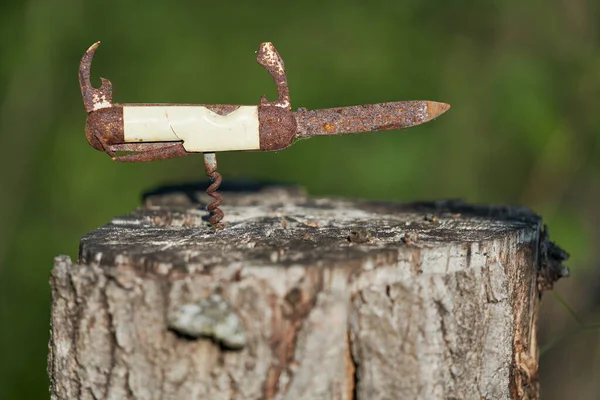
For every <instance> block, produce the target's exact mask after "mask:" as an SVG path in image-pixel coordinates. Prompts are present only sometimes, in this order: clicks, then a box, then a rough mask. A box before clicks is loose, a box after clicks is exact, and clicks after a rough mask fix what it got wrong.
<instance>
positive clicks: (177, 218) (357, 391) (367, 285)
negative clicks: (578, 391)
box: [48, 188, 560, 400]
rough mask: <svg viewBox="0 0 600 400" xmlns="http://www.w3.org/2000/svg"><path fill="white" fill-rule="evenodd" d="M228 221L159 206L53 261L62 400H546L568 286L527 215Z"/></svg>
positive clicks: (54, 367) (234, 210)
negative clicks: (542, 378)
mask: <svg viewBox="0 0 600 400" xmlns="http://www.w3.org/2000/svg"><path fill="white" fill-rule="evenodd" d="M192 197H193V196H192ZM225 204H226V206H225V207H223V209H224V211H225V213H226V219H225V221H226V223H227V227H226V229H225V230H223V231H220V232H214V231H213V230H212V229H211V228H209V227H207V226H206V225H205V222H204V221H203V220H202V217H203V216H204V214H205V212H204V211H203V210H202V209H201V208H199V207H200V206H199V205H198V204H192V203H190V202H189V196H186V195H184V194H182V193H179V192H177V191H173V192H172V193H167V194H164V193H163V194H161V195H155V196H149V197H148V198H147V201H146V207H145V208H144V209H141V210H137V211H135V212H133V213H132V214H130V215H129V216H126V217H123V218H117V219H114V220H113V221H112V222H111V223H109V224H107V225H106V226H104V227H102V228H100V229H97V230H95V231H93V232H91V233H90V234H88V235H86V236H85V237H84V238H83V239H82V241H81V247H80V260H79V263H78V264H73V263H71V261H70V260H69V259H68V257H58V258H57V259H56V260H55V264H54V269H53V272H52V279H51V281H52V296H53V304H52V336H51V341H50V356H49V367H48V369H49V374H50V376H51V380H52V386H51V392H52V398H53V399H75V398H76V399H311V400H314V399H447V398H461V399H463V398H464V399H479V398H483V399H509V398H510V399H517V398H518V399H523V398H525V399H535V398H538V384H537V371H538V354H537V343H536V322H537V306H538V300H539V297H540V290H541V288H542V286H551V284H552V283H553V280H554V279H556V277H557V276H558V275H557V273H556V271H560V268H559V266H557V265H558V264H555V265H554V267H553V268H554V269H553V270H550V269H549V268H550V267H552V266H551V265H550V264H549V263H548V262H547V260H548V254H549V251H548V248H549V246H548V243H549V242H547V238H546V237H545V236H544V235H543V234H542V230H541V221H540V219H539V217H537V216H536V215H534V214H532V213H530V212H529V211H528V210H524V209H516V208H504V207H475V206H469V205H465V204H460V203H449V202H439V203H428V204H425V203H422V204H407V205H401V204H389V203H386V204H383V203H366V202H353V201H344V200H333V199H311V198H306V197H305V196H304V195H303V194H302V193H301V192H300V191H298V190H290V189H281V188H271V189H266V190H262V191H260V192H256V193H245V194H239V193H238V194H236V193H226V194H225ZM559 261H560V260H559ZM557 268H558V269H557ZM551 272H554V274H552V273H551Z"/></svg>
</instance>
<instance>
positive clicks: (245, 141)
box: [123, 105, 260, 152]
mask: <svg viewBox="0 0 600 400" xmlns="http://www.w3.org/2000/svg"><path fill="white" fill-rule="evenodd" d="M123 128H124V131H123V133H124V139H125V142H176V141H183V147H184V148H185V150H186V151H189V152H215V151H229V150H259V149H260V136H259V124H258V107H257V106H240V107H239V108H238V109H236V110H235V111H233V112H231V113H229V114H227V115H219V114H217V113H215V112H213V111H211V110H209V109H208V108H206V107H203V106H176V105H174V106H168V105H164V106H163V105H158V106H123Z"/></svg>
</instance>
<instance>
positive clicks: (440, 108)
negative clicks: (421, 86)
mask: <svg viewBox="0 0 600 400" xmlns="http://www.w3.org/2000/svg"><path fill="white" fill-rule="evenodd" d="M449 109H450V104H446V103H440V102H438V101H428V102H427V112H428V113H429V119H434V118H437V117H439V116H440V115H442V114H443V113H445V112H446V111H448V110H449Z"/></svg>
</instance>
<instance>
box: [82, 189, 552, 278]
mask: <svg viewBox="0 0 600 400" xmlns="http://www.w3.org/2000/svg"><path fill="white" fill-rule="evenodd" d="M223 194H224V203H223V205H222V206H221V208H222V210H223V211H224V212H225V216H226V217H225V220H224V222H225V225H226V228H225V229H224V230H222V231H215V230H214V229H213V228H212V227H211V226H209V225H208V224H207V222H206V214H207V213H206V211H205V209H204V205H205V204H206V203H205V202H202V198H203V195H201V194H199V193H196V192H195V191H194V190H193V189H189V188H187V189H186V188H182V189H176V188H174V189H173V190H172V191H168V192H167V193H164V192H163V193H154V194H148V195H146V198H145V206H144V207H143V208H141V209H138V210H136V211H134V212H133V213H131V214H129V215H126V216H123V217H118V218H115V219H113V220H112V221H111V222H110V223H108V224H106V225H105V226H103V227H101V228H99V229H96V230H94V231H92V232H90V233H89V234H87V235H85V236H84V237H83V238H82V240H81V246H80V260H79V261H80V263H90V262H94V261H95V262H100V264H103V265H113V264H122V263H126V264H129V265H131V266H137V265H139V266H142V265H143V266H146V267H147V266H150V265H153V266H163V267H164V266H167V267H168V268H169V269H170V268H176V269H177V268H186V269H189V268H190V266H192V267H193V266H194V265H197V266H199V267H201V268H210V267H212V266H223V265H229V264H232V263H238V262H242V261H243V262H244V263H251V264H252V265H254V266H261V265H281V266H291V265H294V266H302V265H316V264H318V265H322V266H325V267H326V266H331V265H336V264H339V263H340V262H341V263H345V264H347V263H348V262H349V261H351V260H353V259H356V260H364V258H365V257H366V256H375V255H385V254H386V253H389V252H390V251H391V252H393V253H394V254H397V252H398V251H411V250H412V249H416V248H443V247H445V246H446V245H450V244H454V245H455V244H457V243H472V242H484V241H490V240H494V239H496V238H498V237H501V236H503V235H505V234H506V233H508V232H510V231H515V230H517V231H518V230H527V231H529V232H531V231H537V230H538V229H540V227H541V219H540V217H539V216H537V215H536V214H534V213H532V212H531V211H529V210H528V209H526V208H519V207H505V206H476V205H469V204H466V203H464V202H462V201H438V202H418V203H408V204H399V203H391V202H373V201H356V200H345V199H331V198H323V199H320V198H312V197H307V196H306V195H305V194H304V193H303V191H302V190H301V189H299V188H296V187H278V186H274V187H266V188H262V189H260V190H257V191H254V192H242V193H240V192H236V193H233V192H232V193H227V192H224V193H223ZM196 196H198V197H196ZM195 198H200V199H201V201H200V202H198V201H196V200H195ZM532 228H533V229H532Z"/></svg>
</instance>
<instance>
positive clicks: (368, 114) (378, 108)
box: [294, 100, 450, 137]
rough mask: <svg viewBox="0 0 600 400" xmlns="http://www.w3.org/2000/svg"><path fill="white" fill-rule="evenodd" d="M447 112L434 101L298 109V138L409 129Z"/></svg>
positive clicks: (444, 105)
mask: <svg viewBox="0 0 600 400" xmlns="http://www.w3.org/2000/svg"><path fill="white" fill-rule="evenodd" d="M449 108H450V105H449V104H446V103H439V102H436V101H426V100H424V101H419V100H416V101H397V102H391V103H379V104H366V105H360V106H350V107H337V108H325V109H320V110H303V109H299V110H298V111H296V112H295V113H294V116H295V117H296V123H297V125H298V128H297V133H296V136H297V137H310V136H319V135H340V134H346V133H358V132H375V131H385V130H391V129H402V128H410V127H411V126H416V125H420V124H423V123H425V122H427V121H431V120H432V119H434V118H437V117H438V116H440V115H442V114H443V113H445V112H446V111H448V109H449Z"/></svg>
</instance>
